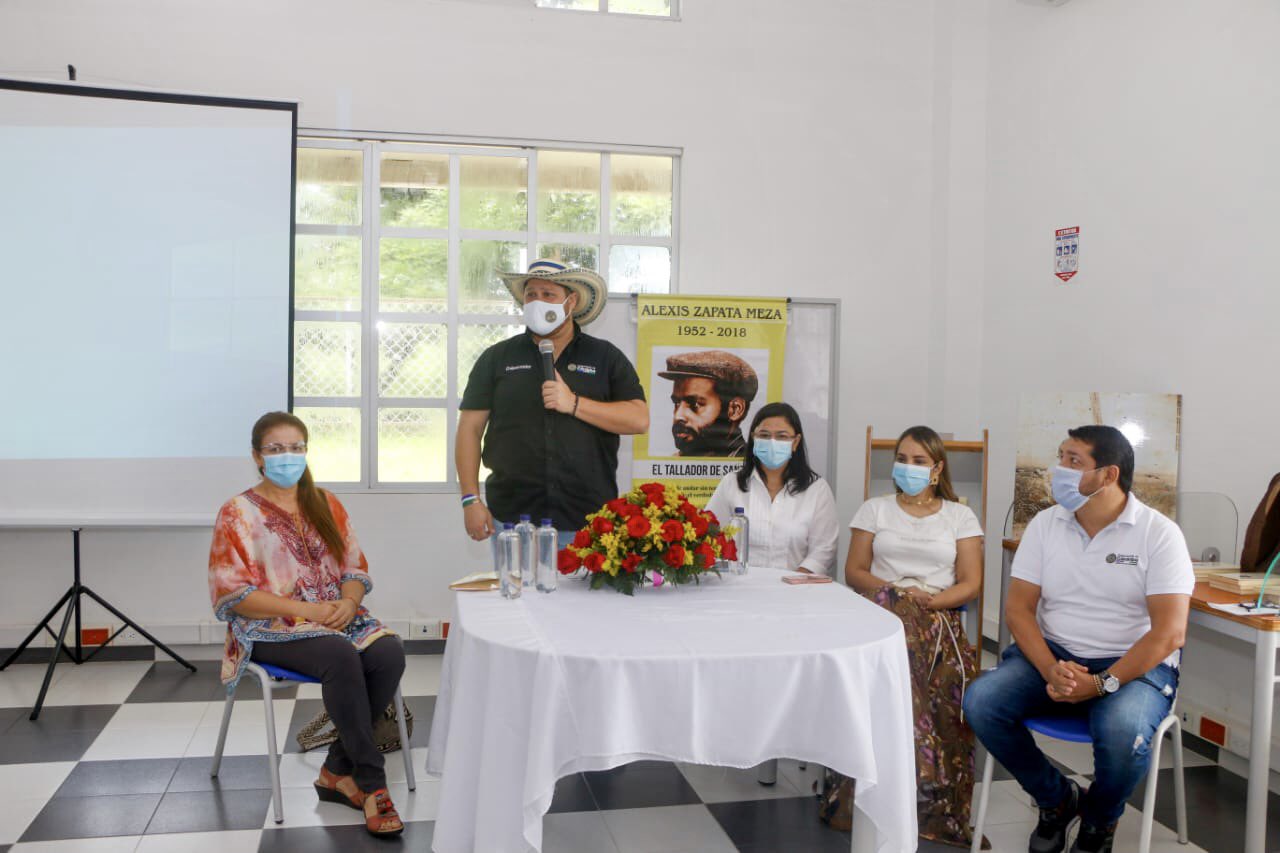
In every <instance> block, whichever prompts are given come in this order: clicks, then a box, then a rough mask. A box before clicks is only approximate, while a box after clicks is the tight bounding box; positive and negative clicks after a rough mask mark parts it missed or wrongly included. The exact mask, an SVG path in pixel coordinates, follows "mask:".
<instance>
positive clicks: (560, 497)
mask: <svg viewBox="0 0 1280 853" xmlns="http://www.w3.org/2000/svg"><path fill="white" fill-rule="evenodd" d="M500 275H501V277H502V279H503V280H504V281H505V282H506V285H507V288H508V289H509V290H510V291H511V295H512V297H513V298H514V299H515V300H516V304H517V305H520V306H522V307H523V309H524V321H525V325H526V326H527V327H528V328H527V330H526V331H525V332H524V333H523V334H520V335H517V336H515V337H513V338H508V339H507V340H505V341H500V342H499V343H496V344H494V345H493V346H491V347H489V348H488V349H486V350H485V351H484V352H483V353H481V354H480V357H479V359H477V360H476V364H475V367H474V368H472V370H471V376H470V378H469V379H468V380H467V388H466V391H465V392H463V395H462V404H461V406H460V409H461V411H460V412H459V417H458V433H457V436H456V442H455V457H454V460H455V463H456V465H457V469H458V483H459V485H460V486H461V488H462V507H463V509H462V515H463V521H464V522H465V524H466V529H467V535H468V536H470V537H471V538H472V539H474V540H476V541H481V540H484V539H486V538H488V537H490V536H492V535H493V534H494V533H496V532H497V528H498V527H499V526H500V524H501V523H502V522H514V521H515V520H516V519H517V518H518V517H519V516H520V515H521V514H528V515H529V516H530V517H531V518H532V519H533V521H534V523H535V524H536V523H537V522H538V520H539V519H542V518H550V519H551V520H552V523H553V524H555V526H556V529H557V530H559V531H560V540H561V541H560V547H564V545H565V543H566V542H567V540H568V539H570V538H572V536H573V533H574V532H575V531H576V530H577V529H578V528H579V527H581V526H582V525H583V524H584V523H585V520H586V515H587V513H590V512H595V511H596V510H598V509H599V508H600V507H601V506H602V505H603V504H604V503H605V502H606V501H609V500H612V499H613V498H615V497H617V496H618V487H617V470H618V444H619V439H618V436H620V435H636V434H639V433H643V432H645V431H646V430H647V429H648V428H649V410H648V406H646V404H645V400H644V389H643V388H642V387H641V386H640V378H639V377H638V376H637V375H636V370H635V368H634V367H633V366H632V364H631V362H630V361H628V360H627V357H626V356H625V355H623V354H622V352H621V351H620V350H619V349H618V348H617V347H616V346H614V345H613V344H611V343H609V342H608V341H605V340H601V339H600V338H595V337H592V336H591V335H588V334H586V333H585V332H583V331H582V329H581V327H582V326H585V325H587V324H588V323H590V322H591V321H592V320H594V319H595V318H596V317H598V316H600V312H601V311H603V310H604V306H605V302H606V299H607V295H608V294H607V290H606V288H605V283H604V279H602V278H601V277H600V276H599V275H597V274H596V273H594V272H592V271H591V270H586V269H580V268H578V267H567V266H565V265H564V264H561V263H559V262H558V261H551V260H538V261H534V262H533V263H532V264H531V265H530V266H529V270H528V272H524V273H500ZM481 459H483V460H484V464H485V466H486V467H488V469H489V470H490V471H491V472H492V473H491V474H490V475H489V477H488V478H487V479H486V480H485V486H486V493H485V499H487V504H486V500H484V499H481V497H480V461H481ZM495 520H496V521H495Z"/></svg>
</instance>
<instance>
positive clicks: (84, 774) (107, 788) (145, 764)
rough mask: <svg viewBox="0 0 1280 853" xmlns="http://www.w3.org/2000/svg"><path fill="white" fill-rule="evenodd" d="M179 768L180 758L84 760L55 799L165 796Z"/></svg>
mask: <svg viewBox="0 0 1280 853" xmlns="http://www.w3.org/2000/svg"><path fill="white" fill-rule="evenodd" d="M177 769H178V759H176V758H143V759H137V760H133V761H81V762H80V763H79V764H77V765H76V766H75V768H74V769H73V770H72V771H71V774H70V775H69V776H67V778H66V781H64V782H63V783H62V787H60V788H58V791H57V793H56V794H54V796H55V797H111V796H118V795H120V794H163V793H164V792H165V791H166V790H168V788H169V780H170V779H172V778H173V772H174V771H175V770H177Z"/></svg>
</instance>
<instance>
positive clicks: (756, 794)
mask: <svg viewBox="0 0 1280 853" xmlns="http://www.w3.org/2000/svg"><path fill="white" fill-rule="evenodd" d="M676 766H677V767H679V768H680V772H681V774H683V775H684V778H685V779H687V780H689V784H690V785H691V786H692V787H693V790H694V791H695V792H697V794H698V799H700V800H702V801H703V802H704V803H733V802H739V801H742V800H774V799H781V798H783V797H798V796H801V793H800V791H798V790H796V787H795V785H793V784H792V783H791V780H790V779H788V778H787V777H786V776H785V775H784V774H783V773H782V769H781V767H779V769H778V781H777V782H776V783H775V784H773V785H761V784H760V783H759V782H757V781H756V771H755V769H754V768H753V769H750V770H739V769H737V768H734V767H712V766H710V765H707V764H677V765H676Z"/></svg>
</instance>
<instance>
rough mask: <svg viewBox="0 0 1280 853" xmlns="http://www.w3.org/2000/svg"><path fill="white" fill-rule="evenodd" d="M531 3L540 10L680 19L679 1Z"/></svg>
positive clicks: (544, 0) (546, 0)
mask: <svg viewBox="0 0 1280 853" xmlns="http://www.w3.org/2000/svg"><path fill="white" fill-rule="evenodd" d="M533 2H534V5H535V6H537V7H538V8H540V9H567V10H570V11H575V12H605V13H609V14H615V15H644V16H646V17H651V18H672V19H677V18H679V17H680V0H533Z"/></svg>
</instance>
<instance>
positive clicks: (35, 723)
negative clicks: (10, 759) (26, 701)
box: [4, 705, 120, 735]
mask: <svg viewBox="0 0 1280 853" xmlns="http://www.w3.org/2000/svg"><path fill="white" fill-rule="evenodd" d="M119 710H120V706H119V705H56V706H52V707H45V708H42V709H40V716H39V717H37V718H36V719H34V720H32V719H28V717H29V716H30V714H31V712H30V711H29V710H26V709H24V710H23V712H22V713H21V714H20V715H19V717H18V719H17V720H14V721H13V723H12V724H10V726H9V727H8V729H6V730H5V731H4V734H6V735H25V734H36V733H45V734H58V733H62V732H94V733H95V734H96V733H98V732H101V731H102V730H103V729H104V728H106V726H107V723H109V722H111V718H112V717H114V716H115V715H116V712H117V711H119Z"/></svg>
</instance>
